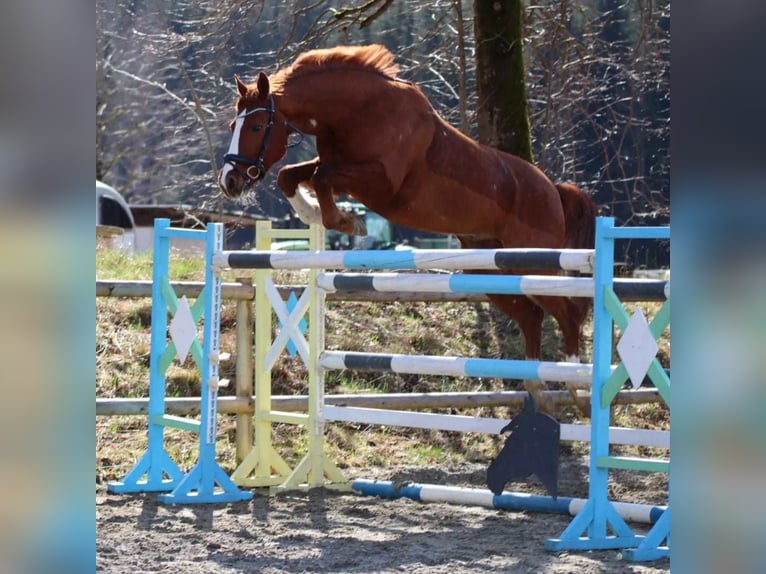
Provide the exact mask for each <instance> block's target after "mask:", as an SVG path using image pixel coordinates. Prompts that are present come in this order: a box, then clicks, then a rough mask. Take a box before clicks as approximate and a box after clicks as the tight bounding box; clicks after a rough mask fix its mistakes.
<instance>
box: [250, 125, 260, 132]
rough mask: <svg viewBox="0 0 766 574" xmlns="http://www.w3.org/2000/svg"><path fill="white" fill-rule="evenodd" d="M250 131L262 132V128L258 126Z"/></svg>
mask: <svg viewBox="0 0 766 574" xmlns="http://www.w3.org/2000/svg"><path fill="white" fill-rule="evenodd" d="M250 129H251V130H253V131H254V132H259V131H261V126H260V125H258V124H256V125H254V126H253V127H252V128H250Z"/></svg>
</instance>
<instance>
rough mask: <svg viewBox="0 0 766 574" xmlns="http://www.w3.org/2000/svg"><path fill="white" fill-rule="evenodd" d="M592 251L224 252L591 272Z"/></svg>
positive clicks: (348, 263)
mask: <svg viewBox="0 0 766 574" xmlns="http://www.w3.org/2000/svg"><path fill="white" fill-rule="evenodd" d="M593 253H594V252H593V250H592V249H404V250H401V251H375V250H353V251H308V252H306V251H222V252H220V253H216V255H215V257H214V259H213V264H214V265H216V266H218V267H222V268H227V269H400V270H402V269H421V270H446V271H458V270H460V271H462V270H464V269H475V270H492V269H500V270H502V269H549V270H558V271H580V272H582V273H592V271H593V257H594V255H593Z"/></svg>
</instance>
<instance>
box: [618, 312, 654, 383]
mask: <svg viewBox="0 0 766 574" xmlns="http://www.w3.org/2000/svg"><path fill="white" fill-rule="evenodd" d="M659 349H660V348H659V347H658V346H657V341H655V340H654V336H653V335H652V332H651V331H650V330H649V324H648V323H647V322H646V317H644V314H643V313H642V312H641V309H640V308H637V309H636V311H635V312H634V313H633V316H632V317H631V318H630V321H629V322H628V326H627V327H626V328H625V332H624V333H623V334H622V338H621V339H620V341H619V342H618V343H617V353H618V354H619V355H620V358H621V359H622V362H623V363H624V364H625V369H626V370H627V371H628V376H629V377H630V381H631V383H633V388H634V389H637V388H638V387H640V386H641V381H643V380H644V377H645V376H646V373H647V371H648V370H649V367H650V366H651V364H652V360H653V359H654V357H656V356H657V351H659Z"/></svg>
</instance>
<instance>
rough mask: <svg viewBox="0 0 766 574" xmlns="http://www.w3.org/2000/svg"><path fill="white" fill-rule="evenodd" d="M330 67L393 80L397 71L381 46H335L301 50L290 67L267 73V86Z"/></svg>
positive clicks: (278, 85) (387, 53)
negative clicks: (370, 73) (364, 71)
mask: <svg viewBox="0 0 766 574" xmlns="http://www.w3.org/2000/svg"><path fill="white" fill-rule="evenodd" d="M331 69H354V70H367V71H370V72H376V73H378V74H382V75H383V76H386V77H387V78H390V79H394V78H395V77H396V74H397V73H398V72H399V66H398V65H397V64H395V63H394V55H393V54H392V53H391V52H389V50H388V48H386V47H385V46H382V45H380V44H372V45H369V46H336V47H335V48H324V49H319V50H311V51H309V52H304V53H303V54H301V55H300V56H298V58H297V59H296V60H295V62H293V64H292V65H291V66H289V67H287V68H284V69H282V70H280V71H278V72H277V73H276V74H274V75H273V76H271V78H270V83H271V88H272V90H279V89H280V88H281V87H282V86H284V84H285V82H287V81H288V80H290V79H293V78H296V77H298V76H302V75H304V74H310V73H312V72H318V71H324V70H331Z"/></svg>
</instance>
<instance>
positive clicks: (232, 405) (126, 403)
mask: <svg viewBox="0 0 766 574" xmlns="http://www.w3.org/2000/svg"><path fill="white" fill-rule="evenodd" d="M543 394H544V396H546V397H548V398H550V399H551V400H552V401H553V402H554V403H556V404H561V405H569V404H573V403H574V399H573V398H572V395H571V393H570V392H569V391H543ZM588 394H589V393H586V394H585V396H588ZM528 396H529V394H528V393H527V391H483V392H470V393H469V392H453V393H393V394H378V393H363V394H354V395H347V394H344V395H326V396H325V403H326V404H328V405H337V406H353V407H367V408H379V409H413V410H414V409H449V408H456V409H463V408H479V407H505V406H518V407H521V406H522V405H523V404H524V400H525V399H526V398H527V397H528ZM660 400H661V399H660V395H659V393H658V392H657V390H656V389H652V388H647V389H636V390H626V391H620V392H619V393H617V398H616V401H617V402H618V403H620V404H644V403H656V402H659V401H660ZM271 406H272V407H273V408H274V409H276V410H279V411H285V412H301V411H306V410H308V397H307V396H306V395H276V396H273V397H271ZM254 408H255V400H254V398H253V397H249V398H248V397H229V396H226V397H218V412H219V413H221V414H238V415H243V414H244V415H247V414H249V415H252V414H253V412H254ZM199 409H200V397H167V398H166V399H165V410H166V412H167V413H168V414H174V415H183V416H191V415H197V414H199ZM148 413H149V399H148V398H145V397H141V398H103V399H96V416H133V415H144V416H145V415H147V414H148Z"/></svg>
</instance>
